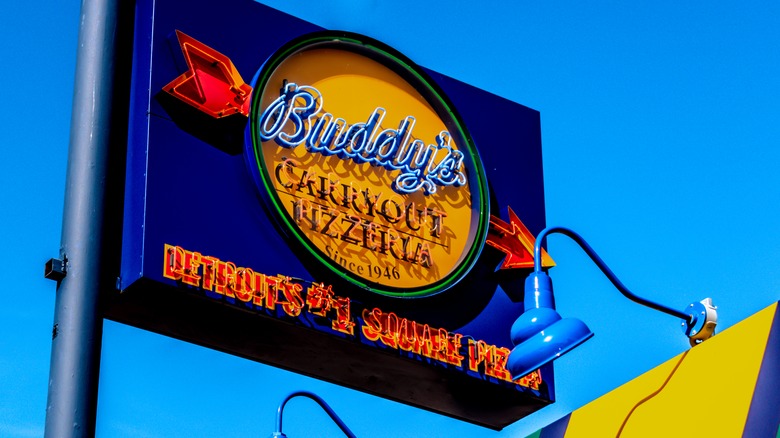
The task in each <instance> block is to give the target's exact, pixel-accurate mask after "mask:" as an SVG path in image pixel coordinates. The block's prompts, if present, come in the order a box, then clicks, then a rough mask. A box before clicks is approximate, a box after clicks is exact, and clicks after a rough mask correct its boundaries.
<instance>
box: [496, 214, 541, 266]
mask: <svg viewBox="0 0 780 438" xmlns="http://www.w3.org/2000/svg"><path fill="white" fill-rule="evenodd" d="M507 210H509V223H506V222H504V221H503V220H501V219H500V218H498V217H496V216H490V228H488V237H487V240H486V241H485V243H487V244H488V245H490V246H492V247H494V248H496V249H498V250H499V251H501V252H504V253H506V257H504V261H503V262H502V263H501V266H500V268H499V269H519V268H525V269H528V268H531V269H533V267H534V244H535V243H536V238H535V237H534V235H533V234H532V233H531V232H530V231H529V230H528V228H526V226H525V224H523V221H521V220H520V218H519V217H517V215H516V214H515V212H514V211H512V208H511V207H507ZM542 266H544V267H545V268H549V267H552V266H555V262H554V261H553V259H552V258H551V257H550V256H549V255H548V254H547V251H545V250H544V248H542Z"/></svg>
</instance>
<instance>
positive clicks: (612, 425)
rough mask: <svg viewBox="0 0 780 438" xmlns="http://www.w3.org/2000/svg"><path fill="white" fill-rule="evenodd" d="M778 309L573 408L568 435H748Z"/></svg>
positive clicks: (720, 334) (756, 315)
mask: <svg viewBox="0 0 780 438" xmlns="http://www.w3.org/2000/svg"><path fill="white" fill-rule="evenodd" d="M776 308H777V303H775V304H773V305H771V306H769V307H767V308H766V309H764V310H762V311H760V312H758V313H756V314H755V315H753V316H751V317H749V318H747V319H745V320H744V321H742V322H740V323H739V324H737V325H735V326H733V327H731V328H729V329H728V330H726V331H724V332H723V333H719V334H717V335H716V336H715V337H713V338H711V339H709V340H707V341H706V342H704V343H702V344H700V345H698V346H696V347H694V348H692V349H690V350H688V351H686V352H685V353H683V354H681V355H679V356H677V357H675V358H673V359H671V360H669V361H667V362H666V363H664V364H662V365H659V366H658V367H656V368H654V369H653V370H650V371H648V372H647V373H645V374H643V375H641V376H639V377H637V378H636V379H634V380H632V381H630V382H628V383H626V384H625V385H623V386H621V387H619V388H617V389H615V390H614V391H612V392H610V393H608V394H606V395H604V396H602V397H600V398H598V399H596V400H594V401H592V402H591V403H589V404H587V405H585V406H583V407H582V408H580V409H578V410H576V411H574V412H573V413H572V415H571V419H570V421H569V426H568V428H567V430H566V438H574V437H588V438H590V437H594V436H599V437H607V436H621V437H624V438H628V437H658V436H741V435H742V431H743V429H744V426H745V420H746V418H747V414H748V410H749V409H750V401H751V398H752V396H753V390H754V388H755V384H756V379H757V378H758V372H759V369H760V367H761V361H762V359H763V356H764V350H765V348H766V343H767V339H768V337H769V330H770V328H771V325H772V319H773V317H774V314H775V311H776Z"/></svg>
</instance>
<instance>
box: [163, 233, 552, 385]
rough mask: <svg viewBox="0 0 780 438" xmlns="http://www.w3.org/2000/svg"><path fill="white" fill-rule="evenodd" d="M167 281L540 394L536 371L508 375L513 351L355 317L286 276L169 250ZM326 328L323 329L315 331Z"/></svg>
mask: <svg viewBox="0 0 780 438" xmlns="http://www.w3.org/2000/svg"><path fill="white" fill-rule="evenodd" d="M164 254H165V257H164V260H165V263H164V266H163V276H164V277H165V278H168V279H171V280H176V281H180V282H182V283H183V284H186V285H189V286H193V287H195V288H198V289H200V290H202V291H204V292H205V293H206V294H207V296H209V297H210V298H212V299H220V300H227V301H228V302H231V303H232V304H234V305H237V306H242V307H246V308H249V309H251V310H253V311H255V312H259V313H266V314H268V313H267V312H270V313H271V315H272V316H274V317H277V318H283V319H290V318H292V319H295V320H299V321H300V320H302V321H306V322H305V323H306V324H308V325H311V322H308V321H307V315H316V316H319V317H324V318H326V319H327V320H328V321H329V322H330V326H329V327H327V328H326V329H327V330H332V331H333V332H336V333H339V334H341V335H342V336H348V337H352V338H355V337H360V338H361V339H362V340H364V341H367V342H373V343H375V344H377V345H378V346H380V347H381V348H386V349H391V350H397V351H402V352H407V353H409V354H412V355H414V356H416V357H418V358H427V359H432V360H435V361H437V362H441V363H443V364H447V365H452V366H456V367H458V368H461V369H464V370H465V369H468V370H470V371H471V372H475V373H478V374H481V375H484V376H487V377H491V378H495V379H497V380H502V381H505V382H513V383H514V384H516V385H518V386H523V387H528V388H531V389H534V390H538V389H539V385H540V384H541V383H542V377H541V374H540V371H539V370H536V371H534V372H532V373H530V374H528V375H527V376H524V377H523V378H522V379H518V380H515V381H513V380H512V378H511V376H510V374H509V371H508V370H507V369H506V358H507V356H508V355H509V349H508V348H505V347H498V346H496V345H491V344H488V343H486V342H484V341H481V340H477V339H473V338H472V337H470V336H464V335H463V334H460V333H454V332H450V331H447V330H446V329H444V328H439V327H432V326H430V325H428V324H424V323H420V322H417V321H413V320H410V319H407V318H403V317H400V316H398V315H397V314H395V313H394V312H386V311H383V310H382V309H380V308H377V307H374V308H372V309H363V310H362V312H360V311H358V315H353V312H352V302H351V300H350V299H349V298H348V297H341V296H338V295H336V293H335V292H334V291H333V288H332V286H330V285H328V286H326V285H324V284H318V283H313V284H311V285H310V286H309V287H308V288H306V287H304V286H303V285H302V284H300V283H299V282H298V281H296V280H294V279H293V278H291V277H287V276H284V275H266V274H263V273H260V272H257V271H255V270H253V269H251V268H248V267H239V266H236V264H235V263H233V262H230V261H223V260H221V259H219V258H217V257H213V256H209V255H204V254H201V253H199V252H197V251H191V250H187V249H184V248H182V247H180V246H175V245H169V244H166V245H165V248H164ZM314 328H320V329H322V328H321V327H314Z"/></svg>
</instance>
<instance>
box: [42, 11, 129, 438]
mask: <svg viewBox="0 0 780 438" xmlns="http://www.w3.org/2000/svg"><path fill="white" fill-rule="evenodd" d="M118 3H119V0H83V2H82V5H81V27H80V30H79V42H78V44H79V46H78V52H77V58H76V79H75V87H74V94H73V114H72V116H71V134H70V147H69V152H68V168H67V179H66V186H65V206H64V211H63V222H62V240H61V247H60V259H61V260H63V261H65V273H66V275H65V277H64V278H63V279H62V280H61V281H60V282H59V284H58V286H57V297H56V302H55V310H54V328H53V330H52V350H51V365H50V371H49V394H48V400H47V405H46V431H45V436H47V437H88V436H94V434H95V420H96V414H97V393H98V376H99V371H100V350H101V343H102V335H103V318H102V314H101V310H100V302H99V297H100V293H99V292H100V290H101V288H105V287H106V277H107V275H106V272H107V271H108V270H107V264H111V263H113V261H112V260H115V256H113V257H112V256H108V254H107V252H108V250H107V249H106V248H107V246H109V245H106V240H107V235H108V231H107V229H108V228H110V225H109V226H107V225H106V220H105V217H106V213H107V212H106V206H107V204H110V202H109V197H110V191H109V190H108V189H107V186H108V185H109V181H112V178H110V177H109V168H110V166H109V161H110V160H109V156H110V155H111V154H110V150H109V143H110V138H111V134H112V129H111V128H112V126H111V122H112V118H113V115H112V106H113V105H114V104H116V102H114V96H115V85H116V84H115V69H116V62H117V59H118V58H117V56H116V55H117V45H118V43H119V42H118V41H117V40H118V39H119V38H118V34H119V32H118V23H119V20H118V10H119V8H118ZM120 211H121V210H120ZM108 269H113V267H110V268H108Z"/></svg>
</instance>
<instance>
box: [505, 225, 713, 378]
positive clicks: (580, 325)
mask: <svg viewBox="0 0 780 438" xmlns="http://www.w3.org/2000/svg"><path fill="white" fill-rule="evenodd" d="M553 233H559V234H564V235H566V236H569V237H570V238H571V239H572V240H574V241H575V242H577V244H579V245H580V247H581V248H582V249H583V250H584V251H585V253H586V254H588V256H589V257H590V258H591V260H593V261H594V262H595V263H596V265H597V266H598V267H599V269H601V272H603V273H604V274H605V275H606V276H607V278H609V280H610V281H611V282H612V284H613V285H615V287H616V288H617V289H618V290H619V291H620V293H622V294H623V295H624V296H625V297H626V298H628V299H630V300H632V301H634V302H637V303H639V304H642V305H644V306H647V307H650V308H652V309H656V310H659V311H661V312H664V313H667V314H669V315H672V316H676V317H678V318H680V319H682V329H683V332H684V333H685V335H686V336H688V338H689V340H690V343H691V346H693V345H696V344H698V343H700V342H702V341H704V340H706V339H708V338H710V337H711V336H712V335H713V334H714V333H715V326H716V325H717V322H718V314H717V312H716V308H715V307H714V306H713V305H712V300H711V299H710V298H705V299H704V300H702V301H701V302H698V303H693V304H691V305H689V306H688V307H687V308H686V310H685V311H679V310H675V309H671V308H669V307H666V306H664V305H661V304H658V303H655V302H653V301H650V300H647V299H644V298H641V297H638V296H636V295H634V294H633V293H631V291H629V290H628V289H627V288H626V286H625V285H624V284H623V283H621V282H620V280H618V278H617V277H616V276H615V274H614V273H613V272H612V270H611V269H609V267H608V266H607V265H606V264H605V263H604V261H603V260H602V259H601V257H599V256H598V254H596V252H595V251H593V248H591V247H590V245H588V243H587V242H585V240H584V239H583V238H582V236H580V235H579V234H577V233H576V232H574V231H572V230H570V229H568V228H565V227H548V228H545V229H544V230H542V232H541V233H539V236H537V238H536V244H535V245H534V272H533V273H531V275H529V276H528V278H527V279H526V280H525V312H524V313H523V314H522V315H520V317H519V318H518V319H517V320H516V321H515V322H514V324H512V328H511V331H510V335H511V337H512V343H513V344H514V345H515V347H514V348H513V349H512V352H511V353H510V354H509V358H508V359H507V369H508V370H509V372H510V373H511V374H512V379H519V378H521V377H523V376H525V375H527V374H528V373H530V372H532V371H534V370H536V369H537V368H539V367H541V366H542V365H544V364H546V363H547V362H550V361H552V360H554V359H557V358H558V357H560V356H561V355H563V354H564V353H566V352H568V351H569V350H571V349H573V348H574V347H576V346H578V345H580V344H581V343H583V342H585V341H587V340H588V339H589V338H590V337H591V336H593V332H592V331H590V329H589V328H588V326H586V325H585V323H584V322H582V321H580V320H579V319H576V318H561V316H560V315H559V314H558V312H556V311H555V301H554V299H553V291H552V280H551V279H550V277H549V276H548V275H547V274H545V273H544V272H542V266H541V265H542V263H541V260H542V257H541V247H542V243H543V241H544V239H545V238H546V237H547V235H548V234H553Z"/></svg>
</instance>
